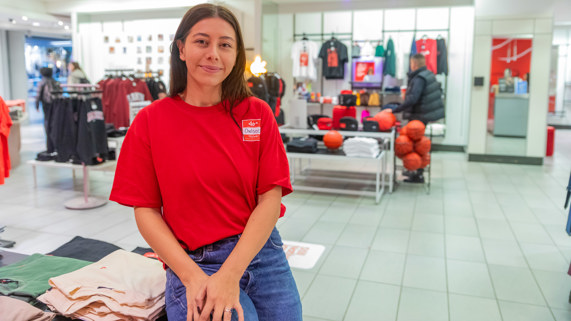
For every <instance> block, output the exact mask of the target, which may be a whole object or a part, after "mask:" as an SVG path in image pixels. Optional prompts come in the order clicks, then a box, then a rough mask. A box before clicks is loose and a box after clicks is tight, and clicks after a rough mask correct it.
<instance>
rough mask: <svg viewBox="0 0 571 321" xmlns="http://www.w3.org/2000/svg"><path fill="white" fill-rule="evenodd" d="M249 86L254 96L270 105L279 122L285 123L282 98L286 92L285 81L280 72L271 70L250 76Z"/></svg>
mask: <svg viewBox="0 0 571 321" xmlns="http://www.w3.org/2000/svg"><path fill="white" fill-rule="evenodd" d="M247 82H248V87H249V88H250V90H251V91H252V94H254V96H256V97H258V98H260V99H261V100H263V101H265V102H267V103H268V105H270V108H271V109H272V112H273V113H274V117H275V118H276V121H277V122H278V124H280V125H281V124H284V123H285V115H284V113H283V111H282V110H281V98H282V97H283V96H284V94H285V82H284V81H283V79H282V78H281V77H280V75H279V74H278V73H275V72H270V73H267V74H266V75H262V76H260V77H254V76H252V77H250V78H249V79H248V80H247Z"/></svg>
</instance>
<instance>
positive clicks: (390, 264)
mask: <svg viewBox="0 0 571 321" xmlns="http://www.w3.org/2000/svg"><path fill="white" fill-rule="evenodd" d="M22 137H23V147H22V158H23V160H24V161H25V160H28V159H32V158H33V157H34V155H35V153H36V152H38V151H40V150H42V146H43V141H42V128H41V125H30V126H25V127H23V132H22ZM570 143H571V132H569V131H562V130H558V131H557V132H556V149H555V156H554V157H553V158H549V159H546V161H545V165H543V166H523V165H504V164H487V163H472V162H467V161H466V156H465V155H464V154H460V153H435V154H433V169H432V173H433V181H432V183H433V184H432V190H431V193H430V195H427V194H426V192H425V190H424V189H423V188H422V187H421V186H418V185H400V186H399V187H398V189H397V190H396V191H395V192H394V193H393V194H391V195H385V197H383V199H382V202H381V203H380V204H379V205H375V204H374V201H373V200H372V198H369V197H354V196H337V195H329V194H316V193H304V192H295V193H293V194H292V195H291V196H288V197H286V198H285V199H284V203H285V204H286V206H287V207H288V212H287V214H286V217H285V218H283V219H281V220H280V222H279V223H278V224H279V229H280V231H281V233H282V236H283V238H284V239H286V240H291V241H301V242H308V243H319V244H323V245H325V246H326V250H325V252H324V254H323V255H322V257H321V258H320V260H319V261H318V263H317V264H316V266H315V267H314V268H312V269H310V270H301V269H294V270H293V273H294V275H295V278H296V280H297V282H298V287H299V291H300V294H301V296H302V301H303V309H304V320H306V321H317V320H321V321H324V320H360V321H362V320H397V321H408V320H422V321H432V320H450V321H470V320H474V321H476V320H477V321H483V320H485V321H492V320H504V321H544V320H551V321H553V320H556V321H569V320H571V305H570V304H569V303H568V298H569V292H570V290H571V277H570V276H568V275H567V269H568V267H569V261H570V260H571V238H570V237H569V236H568V235H567V234H566V233H565V223H566V213H565V211H564V210H563V208H562V206H563V201H564V197H565V187H566V186H567V182H568V178H569V173H570V169H571V148H570V146H571V144H570ZM112 181H113V173H112V172H93V173H92V175H91V186H92V192H93V194H95V195H98V196H102V197H107V196H108V195H109V191H110V189H111V183H112ZM38 184H39V186H38V188H34V187H33V179H32V169H31V168H30V167H29V166H28V165H25V164H22V165H20V166H19V167H17V168H15V169H14V170H13V171H12V172H11V177H10V178H9V179H8V180H7V181H6V184H5V185H4V186H0V223H4V224H7V225H8V227H7V229H6V232H4V233H3V234H1V235H0V236H1V237H2V238H4V239H11V240H15V241H16V242H17V243H16V246H15V247H14V248H13V251H18V252H22V253H27V254H31V253H35V252H39V253H46V252H48V251H50V250H53V249H55V248H57V247H58V246H59V245H61V244H63V243H65V242H67V241H68V240H70V239H71V238H72V237H73V236H75V235H81V236H84V237H90V238H95V239H99V240H103V241H107V242H112V243H115V244H117V245H119V246H121V247H123V248H125V249H128V250H131V249H132V248H134V247H136V246H146V244H145V242H144V240H143V239H142V238H141V237H140V235H139V233H138V231H137V228H136V226H135V222H134V219H133V215H132V210H131V209H129V208H124V207H122V206H119V205H117V204H114V203H108V204H107V205H105V206H103V207H101V208H98V209H94V210H88V211H71V210H66V209H65V208H64V206H63V203H64V202H65V201H66V200H68V199H70V198H72V197H76V196H80V195H81V188H82V185H81V175H78V177H77V178H76V180H75V181H73V179H72V175H71V171H70V170H63V169H53V168H38Z"/></svg>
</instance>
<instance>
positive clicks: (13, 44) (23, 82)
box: [7, 30, 28, 99]
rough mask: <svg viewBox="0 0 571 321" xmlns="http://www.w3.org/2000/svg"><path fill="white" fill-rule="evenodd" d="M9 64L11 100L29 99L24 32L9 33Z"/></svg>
mask: <svg viewBox="0 0 571 321" xmlns="http://www.w3.org/2000/svg"><path fill="white" fill-rule="evenodd" d="M7 40H8V63H9V65H10V72H9V77H10V78H9V79H10V95H11V99H26V97H28V75H27V73H26V57H25V56H24V50H25V46H26V33H25V32H24V31H14V30H12V31H8V39H7Z"/></svg>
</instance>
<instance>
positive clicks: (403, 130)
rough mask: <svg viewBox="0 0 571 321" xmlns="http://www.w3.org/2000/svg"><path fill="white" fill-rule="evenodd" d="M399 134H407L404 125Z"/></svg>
mask: <svg viewBox="0 0 571 321" xmlns="http://www.w3.org/2000/svg"><path fill="white" fill-rule="evenodd" d="M399 134H400V135H402V136H408V135H407V133H406V126H402V127H401V129H400V132H399Z"/></svg>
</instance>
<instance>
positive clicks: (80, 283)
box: [38, 250, 166, 321]
mask: <svg viewBox="0 0 571 321" xmlns="http://www.w3.org/2000/svg"><path fill="white" fill-rule="evenodd" d="M49 283H50V285H51V286H52V288H51V289H50V290H49V291H47V292H46V293H44V294H43V295H41V296H40V297H38V300H39V301H41V302H43V303H45V304H46V305H47V306H48V307H49V308H50V309H52V310H54V311H56V312H58V313H60V314H63V315H65V316H67V317H71V318H76V319H82V320H102V321H105V320H136V321H138V320H156V319H157V318H158V317H159V316H160V315H161V314H162V312H163V308H164V304H165V299H164V290H165V283H166V274H165V271H164V269H163V265H162V263H161V262H159V261H157V260H152V259H148V258H146V257H144V256H141V255H139V254H136V253H131V252H127V251H125V250H117V251H115V252H113V253H111V254H109V255H107V256H105V257H104V258H102V259H101V260H99V261H97V262H95V263H92V264H90V265H88V266H86V267H83V268H81V269H79V270H76V271H73V272H70V273H67V274H63V275H60V276H57V277H53V278H51V279H50V281H49Z"/></svg>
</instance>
